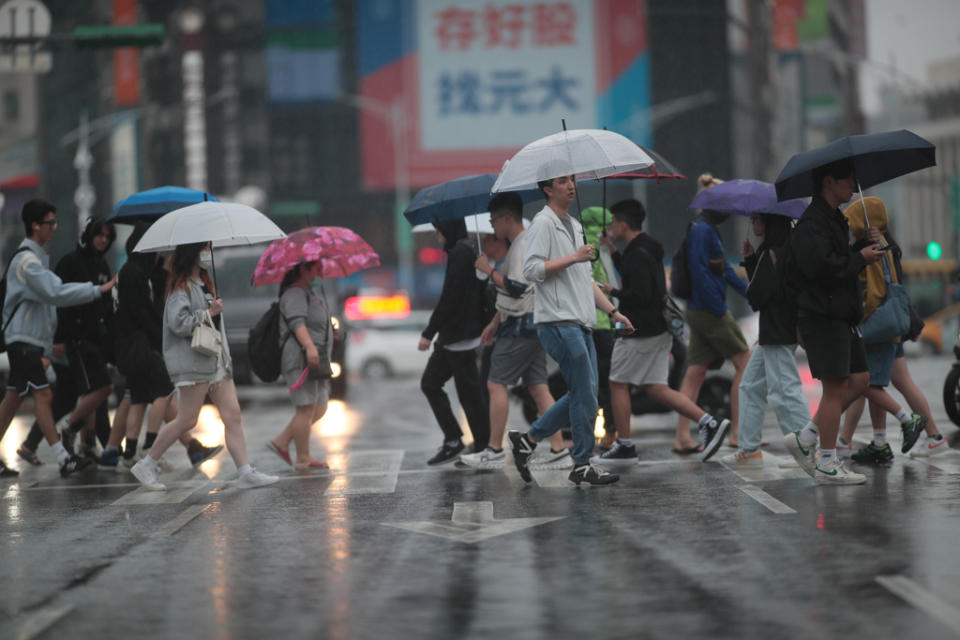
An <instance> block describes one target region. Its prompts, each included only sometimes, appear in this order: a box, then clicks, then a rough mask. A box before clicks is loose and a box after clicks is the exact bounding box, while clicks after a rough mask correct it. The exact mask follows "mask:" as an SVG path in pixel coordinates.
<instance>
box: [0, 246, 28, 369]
mask: <svg viewBox="0 0 960 640" xmlns="http://www.w3.org/2000/svg"><path fill="white" fill-rule="evenodd" d="M29 250H30V249H29V248H28V247H20V248H19V249H17V250H16V251H14V252H13V255H12V256H10V259H9V260H8V261H7V268H6V269H4V270H3V280H0V317H2V310H3V306H4V304H6V302H7V274H8V273H9V272H10V265H11V264H12V263H13V259H14V258H15V257H16V256H17V254H18V253H20V252H21V251H29ZM21 304H23V300H21V301H20V302H18V303H17V306H15V307H14V308H13V311H11V312H10V319H9V320H7V321H6V322H4V323H3V328H2V329H0V353H3V352H4V351H6V350H7V340H6V338H5V337H4V334H5V333H6V332H7V327H9V326H10V323H11V322H13V316H14V315H15V314H16V313H17V309H19V308H20V305H21Z"/></svg>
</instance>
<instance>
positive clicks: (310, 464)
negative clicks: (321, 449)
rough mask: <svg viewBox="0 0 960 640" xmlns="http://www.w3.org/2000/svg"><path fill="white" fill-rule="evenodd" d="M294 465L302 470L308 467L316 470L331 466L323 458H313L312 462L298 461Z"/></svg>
mask: <svg viewBox="0 0 960 640" xmlns="http://www.w3.org/2000/svg"><path fill="white" fill-rule="evenodd" d="M293 466H294V468H295V469H301V470H303V469H308V470H314V471H316V470H323V469H329V468H330V465H328V464H327V463H326V462H323V461H321V460H311V461H310V462H298V463H296V464H295V465H293Z"/></svg>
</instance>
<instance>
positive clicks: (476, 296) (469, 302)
mask: <svg viewBox="0 0 960 640" xmlns="http://www.w3.org/2000/svg"><path fill="white" fill-rule="evenodd" d="M433 226H434V228H436V233H437V239H438V240H439V241H440V243H442V244H443V250H444V251H445V252H446V254H447V269H446V272H445V273H444V277H443V289H442V290H441V292H440V300H438V301H437V306H436V307H435V308H434V310H433V313H432V314H431V315H430V320H429V322H428V323H427V326H426V328H425V329H424V330H423V333H422V334H421V336H420V341H419V343H418V344H417V349H419V350H420V351H426V350H427V349H429V348H430V343H431V342H432V341H433V339H434V337H436V338H437V341H436V343H435V344H434V348H433V353H432V354H430V359H429V360H428V361H427V366H426V368H424V370H423V375H422V376H421V378H420V389H421V390H422V391H423V395H424V396H426V398H427V402H429V403H430V408H431V409H432V410H433V415H434V417H435V418H436V420H437V423H438V424H439V425H440V429H441V431H443V444H441V445H440V448H439V449H438V450H437V453H436V455H434V456H433V457H432V458H430V459H429V460H427V464H429V465H436V464H443V463H445V462H452V461H454V460H456V459H457V457H458V456H459V455H460V453H461V452H462V451H463V449H464V444H463V442H462V441H461V440H460V433H461V431H460V423H459V422H458V421H457V419H456V417H455V416H454V415H453V411H452V410H451V409H450V399H449V398H448V397H447V394H446V392H445V391H444V390H443V385H444V384H446V382H447V380H449V379H450V378H453V381H454V384H455V385H456V388H457V398H458V399H459V400H460V405H461V406H462V407H463V411H464V413H465V414H466V415H467V422H468V423H469V424H470V431H471V433H472V434H473V442H474V447H475V449H478V450H482V449H483V447H485V446H486V444H487V442H488V441H489V439H490V418H489V412H488V407H487V406H486V404H485V403H484V398H483V388H482V387H481V385H482V384H483V382H482V381H481V380H480V372H479V371H478V370H477V359H476V354H475V352H474V350H475V349H476V348H477V347H478V346H480V334H481V333H483V328H484V326H485V325H486V323H487V321H488V320H489V318H488V317H484V316H485V313H484V311H483V309H484V306H485V305H484V298H485V296H486V292H485V288H486V283H485V282H484V281H482V280H478V279H477V277H476V271H475V269H474V263H475V262H476V259H477V254H476V252H475V251H474V248H473V245H472V244H471V243H470V241H469V240H468V239H467V226H466V224H465V223H464V221H463V218H457V219H454V220H441V221H439V222H435V223H434V224H433Z"/></svg>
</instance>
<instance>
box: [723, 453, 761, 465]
mask: <svg viewBox="0 0 960 640" xmlns="http://www.w3.org/2000/svg"><path fill="white" fill-rule="evenodd" d="M720 462H722V463H723V464H726V465H730V466H731V467H762V466H763V453H761V452H760V451H754V452H753V453H747V452H746V451H740V450H739V449H738V450H737V451H735V452H733V453H731V454H728V455H725V456H723V457H722V458H720Z"/></svg>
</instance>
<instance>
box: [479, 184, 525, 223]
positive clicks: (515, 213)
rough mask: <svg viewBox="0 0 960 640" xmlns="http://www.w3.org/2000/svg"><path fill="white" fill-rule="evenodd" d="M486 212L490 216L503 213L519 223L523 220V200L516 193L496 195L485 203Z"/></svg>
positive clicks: (509, 192)
mask: <svg viewBox="0 0 960 640" xmlns="http://www.w3.org/2000/svg"><path fill="white" fill-rule="evenodd" d="M487 211H489V212H490V214H491V215H496V214H497V213H500V212H501V211H504V212H506V213H509V214H510V216H511V217H512V218H513V219H514V220H515V221H516V222H520V221H521V220H523V198H521V197H520V194H519V193H517V192H516V191H504V192H503V193H498V194H497V195H495V196H493V198H491V199H490V202H489V203H487Z"/></svg>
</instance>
